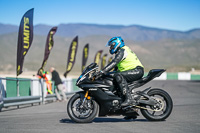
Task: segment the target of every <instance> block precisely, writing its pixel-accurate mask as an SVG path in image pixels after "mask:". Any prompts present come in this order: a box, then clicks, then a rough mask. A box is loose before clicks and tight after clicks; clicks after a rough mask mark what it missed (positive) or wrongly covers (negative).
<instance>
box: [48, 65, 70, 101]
mask: <svg viewBox="0 0 200 133" xmlns="http://www.w3.org/2000/svg"><path fill="white" fill-rule="evenodd" d="M50 72H51V74H52V81H54V82H55V86H56V90H55V92H56V96H57V98H58V100H59V101H61V100H62V99H61V96H60V94H59V91H61V94H62V96H63V100H64V101H67V98H66V95H65V92H64V86H63V84H62V80H61V79H60V76H59V74H58V72H57V71H56V70H55V68H53V67H51V68H50Z"/></svg>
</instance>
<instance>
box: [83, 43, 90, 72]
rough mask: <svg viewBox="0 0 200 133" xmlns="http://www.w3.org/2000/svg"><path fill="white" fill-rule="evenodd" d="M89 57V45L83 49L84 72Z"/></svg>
mask: <svg viewBox="0 0 200 133" xmlns="http://www.w3.org/2000/svg"><path fill="white" fill-rule="evenodd" d="M88 55H89V44H86V45H85V47H84V48H83V56H82V72H83V70H84V69H85V65H86V62H87V59H88Z"/></svg>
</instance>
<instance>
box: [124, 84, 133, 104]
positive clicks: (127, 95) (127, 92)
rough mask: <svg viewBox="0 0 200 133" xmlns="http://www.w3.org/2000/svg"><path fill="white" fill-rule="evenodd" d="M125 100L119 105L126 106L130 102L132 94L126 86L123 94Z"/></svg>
mask: <svg viewBox="0 0 200 133" xmlns="http://www.w3.org/2000/svg"><path fill="white" fill-rule="evenodd" d="M125 98H126V99H125V101H124V102H123V103H122V104H121V106H128V105H130V104H131V102H132V96H131V93H130V92H129V91H128V89H127V88H126V94H125Z"/></svg>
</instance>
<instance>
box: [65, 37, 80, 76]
mask: <svg viewBox="0 0 200 133" xmlns="http://www.w3.org/2000/svg"><path fill="white" fill-rule="evenodd" d="M77 49H78V36H76V37H75V38H74V39H73V41H72V43H71V45H70V49H69V54H68V61H67V70H66V72H65V73H64V76H65V77H66V76H67V74H68V73H69V72H70V71H71V70H72V67H73V66H74V63H75V59H76V53H77Z"/></svg>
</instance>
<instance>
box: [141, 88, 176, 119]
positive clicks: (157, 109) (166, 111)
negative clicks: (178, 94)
mask: <svg viewBox="0 0 200 133" xmlns="http://www.w3.org/2000/svg"><path fill="white" fill-rule="evenodd" d="M147 94H148V95H149V96H150V97H152V98H154V99H155V100H156V102H157V103H156V105H154V106H150V105H143V107H144V108H143V109H141V113H142V115H143V116H144V117H145V118H146V119H148V120H150V121H163V120H165V119H166V118H168V117H169V115H170V114H171V112H172V108H173V102H172V99H171V97H170V95H169V94H168V93H167V92H166V91H164V90H162V89H152V90H150V91H149V92H148V93H147Z"/></svg>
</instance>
